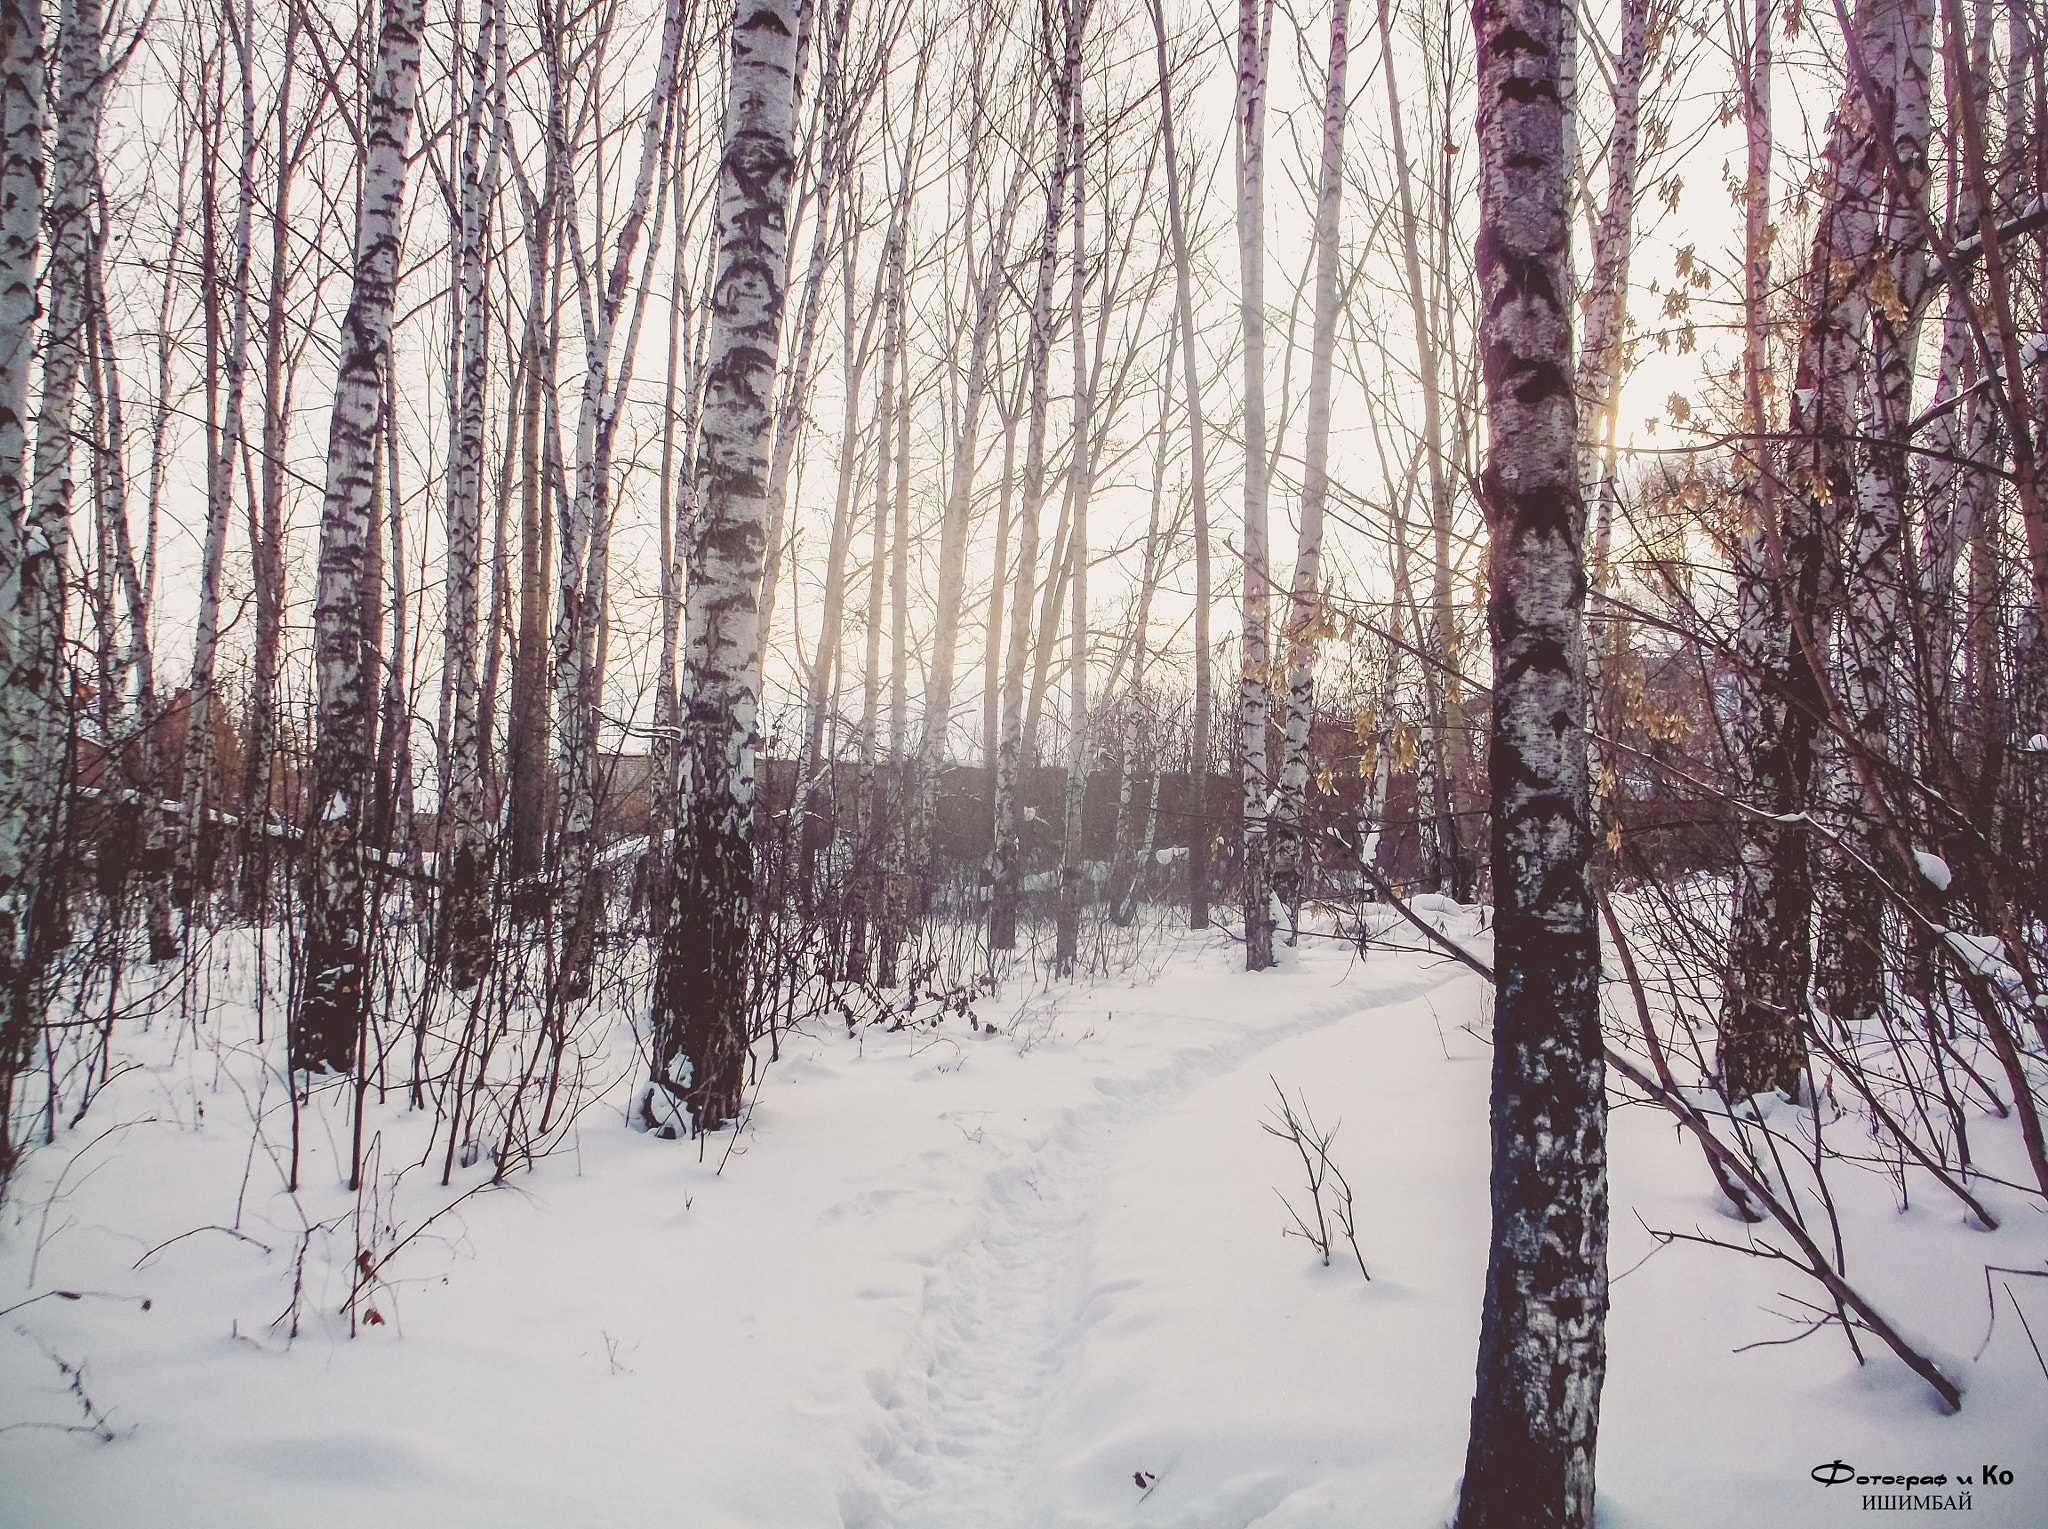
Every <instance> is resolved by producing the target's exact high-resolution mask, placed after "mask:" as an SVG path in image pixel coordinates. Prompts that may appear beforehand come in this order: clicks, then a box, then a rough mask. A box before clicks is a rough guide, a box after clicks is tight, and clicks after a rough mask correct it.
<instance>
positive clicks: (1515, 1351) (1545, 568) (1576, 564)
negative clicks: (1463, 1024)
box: [1458, 0, 1607, 1529]
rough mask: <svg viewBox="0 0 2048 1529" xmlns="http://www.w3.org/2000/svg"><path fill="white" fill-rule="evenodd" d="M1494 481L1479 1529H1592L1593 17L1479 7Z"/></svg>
mask: <svg viewBox="0 0 2048 1529" xmlns="http://www.w3.org/2000/svg"><path fill="white" fill-rule="evenodd" d="M1472 19H1473V30H1474V32H1475V33H1476V39H1475V40H1476V43H1477V48H1478V98H1479V109H1478V116H1479V121H1478V138H1479V155H1480V162H1479V194H1480V205H1479V237H1478V246H1477V257H1478V259H1477V265H1478V275H1479V281H1480V299H1481V308H1480V311H1481V313H1482V315H1483V317H1482V319H1481V326H1480V335H1479V339H1480V356H1481V362H1482V365H1483V367H1484V373H1485V382H1486V407H1487V426H1488V438H1489V441H1490V443H1491V444H1490V447H1489V450H1488V455H1487V464H1486V468H1485V471H1484V474H1483V476H1482V478H1481V481H1480V496H1481V502H1482V504H1483V505H1484V507H1485V510H1486V519H1487V527H1488V531H1489V544H1490V547H1491V552H1490V555H1489V564H1488V566H1489V569H1490V573H1491V583H1492V589H1491V594H1490V596H1489V599H1488V605H1487V617H1488V625H1489V628H1490V630H1491V635H1492V638H1493V654H1494V669H1493V685H1494V689H1493V720H1492V728H1491V737H1490V742H1489V755H1490V758H1491V761H1492V777H1493V778H1492V797H1493V801H1492V806H1493V845H1492V850H1493V884H1494V906H1495V908H1496V910H1497V913H1496V918H1495V925H1494V930H1495V933H1494V948H1495V952H1496V954H1495V961H1494V970H1495V974H1496V984H1497V986H1496V997H1495V1009H1494V1030H1493V1103H1492V1161H1493V1178H1492V1186H1493V1193H1492V1199H1493V1242H1492V1254H1491V1258H1490V1261H1489V1263H1488V1267H1487V1277H1486V1298H1485V1305H1484V1310H1483V1313H1482V1316H1481V1323H1480V1335H1479V1366H1478V1378H1477V1385H1476V1390H1475V1394H1474V1398H1473V1402H1472V1436H1471V1442H1470V1445H1469V1448H1468V1451H1467V1454H1466V1458H1465V1480H1464V1487H1463V1491H1462V1495H1461V1498H1460V1501H1459V1505H1458V1524H1459V1525H1460V1529H1495V1526H1501V1525H1513V1526H1516V1529H1526V1526H1532V1525H1544V1526H1552V1525H1555V1526H1560V1529H1562V1526H1572V1529H1591V1526H1592V1524H1593V1460H1594V1447H1595V1443H1596V1440H1597V1436H1598V1429H1599V1416H1600V1389H1601V1383H1602V1381H1603V1379H1604V1377H1605V1373H1606V1337H1605V1327H1606V1315H1607V1171H1606V1170H1607V1157H1606V1102H1605V1097H1604V1095H1603V1092H1602V1088H1603V1080H1604V1065H1603V1055H1602V1044H1601V1037H1600V937H1599V932H1598V926H1597V924H1596V922H1595V919H1596V914H1595V911H1594V903H1593V899H1592V896H1591V891H1590V888H1589V886H1588V883H1587V861H1588V854H1589V849H1590V845H1589V843H1588V834H1587V811H1588V807H1589V795H1590V793H1589V782H1588V780H1587V776H1586V743H1585V733H1584V727H1583V718H1584V716H1585V712H1584V709H1583V708H1584V698H1583V695H1582V692H1581V686H1582V683H1583V679H1584V662H1585V639H1584V627H1583V620H1584V603H1585V593H1586V581H1585V574H1584V571H1583V567H1584V565H1583V551H1584V548H1583V542H1584V537H1585V530H1586V516H1585V503H1584V501H1583V499H1582V498H1581V494H1580V486H1579V475H1578V464H1577V462H1576V460H1575V453H1574V449H1573V447H1574V435H1575V429H1574V422H1575V417H1576V413H1577V399H1576V397H1575V396H1574V391H1573V384H1572V332H1571V296H1572V283H1571V190H1572V180H1573V171H1574V166H1573V164H1572V160H1571V157H1570V153H1571V145H1570V141H1569V137H1568V132H1567V112H1568V105H1567V101H1566V100H1565V99H1564V98H1562V97H1561V95H1560V87H1562V88H1563V90H1564V91H1565V92H1567V93H1568V92H1569V89H1570V84H1569V82H1570V78H1571V58H1572V54H1573V51H1574V47H1575V42H1576V31H1577V28H1576V26H1575V23H1574V18H1573V15H1572V11H1571V9H1570V7H1568V6H1566V5H1564V4H1561V3H1558V0H1539V3H1536V4H1526V3H1523V4H1514V5H1510V4H1508V3H1505V0H1478V3H1477V4H1476V5H1475V6H1474V8H1473V16H1472Z"/></svg>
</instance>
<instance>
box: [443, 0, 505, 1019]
mask: <svg viewBox="0 0 2048 1529" xmlns="http://www.w3.org/2000/svg"><path fill="white" fill-rule="evenodd" d="M507 52H508V49H507V45H506V40H505V37H504V33H503V31H502V29H501V28H500V26H499V23H498V8H497V0H482V5H481V6H480V8H479V10H478V13H477V23H476V40H475V42H474V43H473V44H471V46H470V49H469V84H468V90H467V99H466V100H465V102H464V103H463V113H462V116H463V129H462V131H463V137H462V161H461V168H460V170H459V172H458V178H457V191H456V207H455V213H456V216H455V227H454V229H453V231H452V237H453V239H454V241H455V257H454V261H453V265H454V277H455V280H454V282H453V288H454V290H453V291H452V292H451V294H450V297H451V300H452V301H451V308H452V310H453V316H454V320H455V322H454V326H453V328H454V334H453V336H452V338H451V342H450V345H449V355H450V359H451V362H452V367H453V372H454V376H453V377H452V378H451V384H452V385H451V387H450V397H449V420H448V437H449V450H448V458H449V461H448V499H447V521H446V528H447V529H446V545H447V552H446V561H447V594H446V597H445V599H444V601H443V612H444V620H443V626H442V660H441V661H442V664H443V665H444V667H445V668H446V669H447V671H448V673H449V681H448V684H447V686H446V689H445V695H446V698H447V704H448V717H447V725H446V727H445V728H444V729H443V736H444V738H445V740H446V742H445V746H446V749H447V754H446V757H445V758H444V759H443V760H442V768H441V775H442V783H441V802H442V809H441V810H442V821H443V822H445V823H446V824H447V825H448V834H447V836H446V861H445V863H446V866H447V871H446V877H447V894H446V899H445V902H444V909H445V912H444V913H443V919H444V927H445V929H446V939H447V942H448V947H447V948H448V960H449V970H450V974H451V977H452V979H453V981H454V984H455V986H456V987H457V988H458V989H461V988H468V987H472V986H474V985H475V984H476V982H477V981H478V980H479V979H480V978H481V977H482V976H483V973H484V968H485V966H486V965H487V963H488V961H489V957H490V906H489V901H488V898H489V888H488V886H487V885H486V874H487V867H486V866H485V864H484V859H485V856H486V853H487V847H486V832H487V827H488V824H487V821H486V818H487V811H486V806H485V800H484V794H485V783H484V751H483V739H482V719H481V718H480V716H479V710H478V705H477V665H476V640H477V606H478V602H479V587H478V586H479V567H478V564H479V559H480V557H481V555H482V534H483V522H482V505H483V476H484V390H485V385H486V382H487V371H488V367H489V363H490V352H489V341H490V315H489V313H488V311H487V310H486V307H485V294H484V253H485V246H486V245H487V244H488V243H489V240H490V228H491V209H492V206H493V204H494V202H495V201H496V199H497V189H498V187H497V181H498V155H499V152H500V148H501V146H502V145H503V143H504V140H505V136H506V125H505V76H506V57H507ZM487 124H488V131H489V134H490V143H489V147H488V149H486V148H485V145H484V135H485V132H486V125H487Z"/></svg>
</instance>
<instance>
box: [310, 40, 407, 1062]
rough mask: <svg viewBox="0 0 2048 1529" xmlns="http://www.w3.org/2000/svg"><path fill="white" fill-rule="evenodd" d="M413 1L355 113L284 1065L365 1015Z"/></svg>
mask: <svg viewBox="0 0 2048 1529" xmlns="http://www.w3.org/2000/svg"><path fill="white" fill-rule="evenodd" d="M420 22H421V0H389V3H387V5H386V6H385V8H384V11H383V21H382V28H381V30H380V32H379V35H378V40H377V63H376V72H375V75H374V77H373V79H372V81H371V85H370V95H369V100H368V102H367V103H366V111H365V114H364V115H365V132H364V145H365V150H366V153H365V158H364V163H363V172H362V179H363V193H362V205H361V209H360V211H359V212H358V214H357V218H356V237H355V259H354V287H353V290H352V291H351V292H350V294H349V303H348V309H347V311H346V312H345V314H344V315H343V317H342V323H341V335H340V365H339V369H338V375H337V377H336V381H335V390H334V409H333V414H332V417H331V419H330V421H329V424H328V440H327V475H326V484H325V488H324V490H323V493H322V499H321V510H320V564H319V575H318V586H317V588H318V594H317V603H316V605H315V607H314V612H313V642H314V655H313V656H314V682H315V686H316V693H317V699H316V708H315V727H316V733H315V741H314V753H313V793H312V817H311V822H310V824H309V837H310V839H311V840H312V843H311V845H310V846H309V847H310V849H311V856H310V860H309V865H308V869H307V878H306V880H307V885H306V934H305V946H304V950H305V955H304V960H305V974H306V975H305V979H304V986H303V989H302V992H301V997H300V1000H299V1007H298V1011H297V1012H296V1013H295V1014H294V1015H293V1016H292V1024H291V1063H292V1067H293V1069H294V1070H295V1071H296V1070H298V1069H306V1070H320V1069H330V1070H333V1071H337V1072H346V1071H348V1070H349V1069H350V1068H351V1067H352V1066H353V1065H354V1062H355V1053H356V1038H357V1030H358V1028H359V1027H360V1024H361V1021H362V1017H363V1003H364V980H365V976H366V974H367V971H368V964H369V952H368V950H367V948H366V946H365V941H364V927H363V926H364V913H365V909H364V884H363V880H364V879H363V858H362V851H363V828H364V822H365V818H364V810H365V805H366V804H365V802H364V793H365V791H366V790H367V789H368V787H369V784H370V781H369V775H370V747H369V745H370V732H371V725H372V720H371V719H372V711H373V708H374V705H375V697H376V679H377V671H376V666H375V663H374V662H373V661H370V660H369V658H368V655H369V654H370V653H371V652H372V651H374V647H375V643H376V636H375V629H374V626H373V625H372V624H371V623H369V622H366V620H365V613H364V610H363V599H362V587H363V565H364V559H365V555H366V553H367V550H368V542H369V537H370V525H369V521H370V515H371V500H372V498H373V497H374V485H375V481H376V476H377V465H378V464H377V450H378V439H377V438H378V428H377V427H378V423H379V417H380V412H381V404H382V400H383V396H384V382H385V375H386V371H387V369H388V368H389V366H390V364H391V356H390V340H391V315H392V300H393V296H394V289H395V287H396V284H397V279H398V255H399V223H400V217H401V214H402V212H403V209H404V199H405V163H406V139H407V138H408V136H409V135H410V133H411V130H412V116H413V97H414V92H415V90H416V88H417V86H418V83H419V63H420Z"/></svg>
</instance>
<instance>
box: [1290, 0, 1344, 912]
mask: <svg viewBox="0 0 2048 1529" xmlns="http://www.w3.org/2000/svg"><path fill="white" fill-rule="evenodd" d="M1349 12H1350V4H1349V0H1332V4H1331V6H1330V64H1329V70H1328V73H1327V75H1326V79H1325V86H1324V94H1323V158H1322V166H1321V180H1320V184H1319V188H1318V192H1317V196H1316V233H1315V237H1316V298H1315V324H1314V338H1313V339H1312V341H1311V342H1310V347H1309V375H1308V430H1307V437H1306V439H1305V440H1304V441H1303V443H1302V452H1303V457H1304V465H1303V471H1302V485H1301V532H1300V542H1299V550H1298V551H1297V552H1296V554H1295V560H1294V583H1293V585H1292V587H1291V590H1290V597H1291V598H1290V600H1289V606H1288V616H1287V631H1286V636H1285V638H1284V639H1283V646H1284V647H1285V649H1286V654H1287V738H1286V746H1285V752H1284V754H1283V755H1282V758H1281V762H1280V800H1279V804H1278V805H1279V812H1278V814H1277V815H1276V817H1275V820H1274V830H1273V833H1274V838H1273V887H1274V890H1275V891H1276V892H1278V893H1279V895H1280V901H1281V903H1282V904H1283V905H1284V906H1285V907H1286V909H1287V921H1288V933H1287V943H1288V944H1290V945H1292V944H1293V943H1294V941H1295V938H1296V936H1297V934H1298V933H1299V931H1300V928H1301V895H1302V861H1303V841H1302V830H1303V823H1302V819H1303V815H1304V812H1305V810H1306V806H1307V798H1308V780H1309V741H1310V731H1311V729H1312V728H1313V726H1314V724H1315V710H1316V705H1315V683H1316V676H1315V661H1316V636H1315V632H1314V622H1315V615H1316V578H1317V564H1318V561H1319V559H1320V558H1321V556H1322V550H1323V501H1324V499H1325V498H1326V497H1327V496H1328V494H1329V479H1330V471H1329V461H1330V363H1331V360H1332V357H1333V352H1334V351H1335V348H1336V341H1337V213H1338V210H1339V208H1340V205H1341V203H1342V201H1343V196H1344V110H1345V105H1346V101H1345V96H1344V65H1345V59H1346V55H1347V38H1346V35H1345V24H1346V21H1347V19H1348V15H1349Z"/></svg>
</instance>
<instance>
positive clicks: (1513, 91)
mask: <svg viewBox="0 0 2048 1529" xmlns="http://www.w3.org/2000/svg"><path fill="white" fill-rule="evenodd" d="M1500 93H1501V98H1502V99H1503V100H1507V101H1513V102H1515V103H1517V104H1518V105H1521V106H1533V105H1535V104H1536V103H1537V102H1538V101H1541V100H1546V99H1547V100H1549V101H1550V102H1551V103H1552V104H1553V105H1556V104H1558V97H1557V82H1556V81H1555V80H1524V79H1512V80H1503V81H1501V86H1500Z"/></svg>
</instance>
